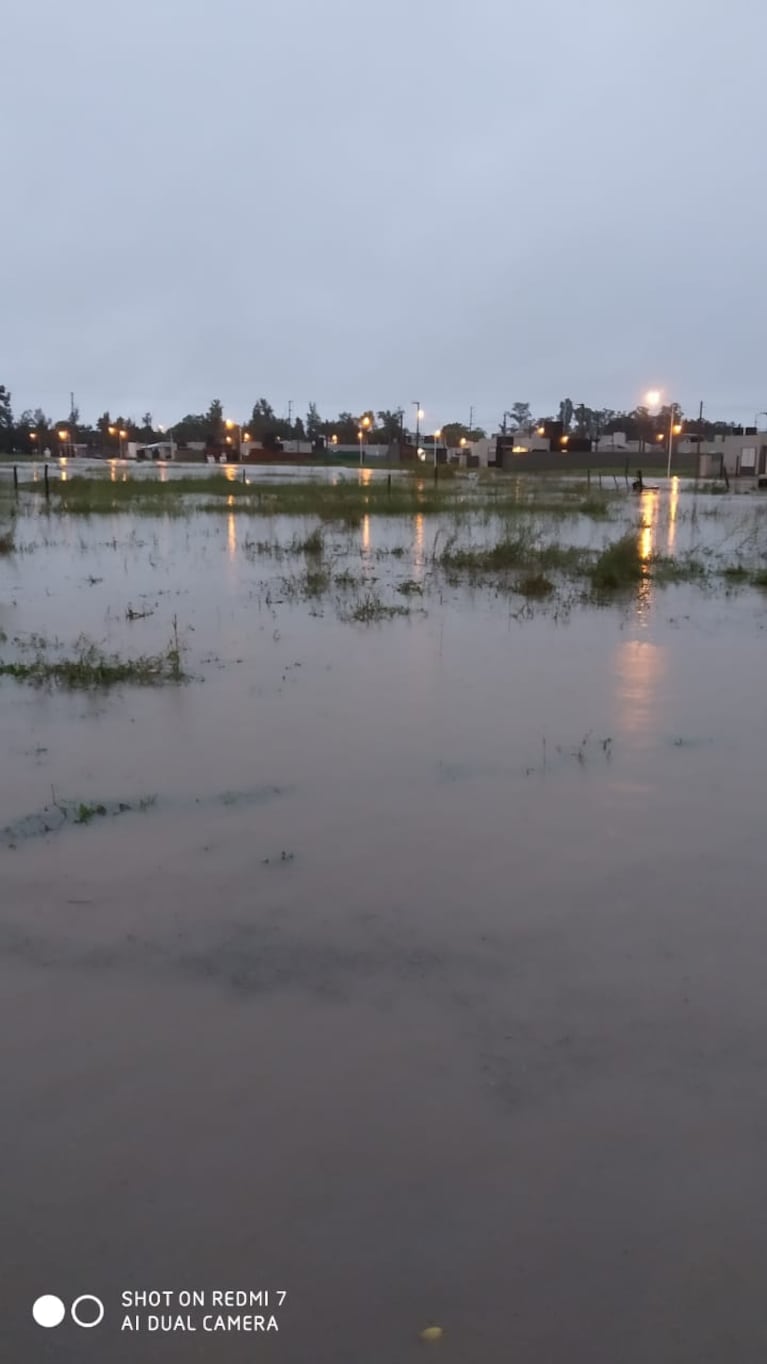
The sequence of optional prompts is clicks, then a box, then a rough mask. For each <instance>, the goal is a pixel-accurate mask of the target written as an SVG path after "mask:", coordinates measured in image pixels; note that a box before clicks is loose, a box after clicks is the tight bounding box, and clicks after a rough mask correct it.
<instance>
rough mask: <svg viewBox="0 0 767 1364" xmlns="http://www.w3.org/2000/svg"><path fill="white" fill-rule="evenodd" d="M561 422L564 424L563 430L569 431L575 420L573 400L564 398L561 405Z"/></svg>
mask: <svg viewBox="0 0 767 1364" xmlns="http://www.w3.org/2000/svg"><path fill="white" fill-rule="evenodd" d="M559 420H560V421H561V423H562V426H563V429H564V430H565V431H569V430H570V424H571V422H572V420H573V404H572V399H571V398H563V399H562V401H561V403H560V404H559Z"/></svg>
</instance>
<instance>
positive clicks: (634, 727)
mask: <svg viewBox="0 0 767 1364" xmlns="http://www.w3.org/2000/svg"><path fill="white" fill-rule="evenodd" d="M666 653H667V650H666V646H665V645H661V644H656V643H654V642H653V641H651V640H649V639H626V640H623V641H622V642H621V643H620V644H619V645H618V648H617V650H616V651H615V655H614V660H613V673H614V677H615V700H616V707H617V715H616V718H617V720H618V723H619V724H620V726H621V728H622V729H623V731H624V732H625V733H626V734H633V735H634V736H637V737H638V736H645V737H647V736H652V735H653V733H654V732H656V731H657V727H658V717H657V703H658V695H659V690H660V686H661V684H662V682H663V679H664V676H665V672H666V667H667V658H666Z"/></svg>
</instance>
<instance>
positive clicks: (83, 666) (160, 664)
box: [0, 625, 184, 691]
mask: <svg viewBox="0 0 767 1364" xmlns="http://www.w3.org/2000/svg"><path fill="white" fill-rule="evenodd" d="M1 677H10V678H13V679H14V680H15V681H16V682H29V683H31V684H32V685H33V686H45V685H46V684H48V685H50V686H58V687H62V688H64V689H65V690H69V691H81V690H90V689H95V688H104V687H114V686H119V685H121V684H124V683H133V684H134V685H139V686H157V685H159V684H161V683H164V682H181V681H182V680H183V678H184V672H183V669H182V666H181V648H180V645H179V641H178V633H177V631H176V628H175V625H174V635H173V638H172V640H171V642H170V644H169V645H168V648H167V649H166V650H165V652H164V653H162V654H143V655H141V656H140V657H139V658H121V657H120V655H119V654H106V653H104V652H103V651H102V650H101V649H99V648H98V646H97V645H96V644H93V643H91V642H90V641H88V640H86V639H81V640H79V641H78V644H77V646H76V652H75V654H74V655H73V656H72V657H71V658H50V657H48V656H47V655H46V654H45V653H44V652H43V650H42V649H40V648H38V651H37V653H36V654H35V656H34V657H33V658H22V659H14V660H12V661H9V662H6V661H4V660H2V659H0V678H1Z"/></svg>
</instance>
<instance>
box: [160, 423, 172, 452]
mask: <svg viewBox="0 0 767 1364" xmlns="http://www.w3.org/2000/svg"><path fill="white" fill-rule="evenodd" d="M157 430H158V431H159V432H160V435H161V436H167V437H168V445H169V447H170V454H169V455H168V459H173V427H172V426H158V428H157Z"/></svg>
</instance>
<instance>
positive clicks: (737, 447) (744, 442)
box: [714, 427, 767, 487]
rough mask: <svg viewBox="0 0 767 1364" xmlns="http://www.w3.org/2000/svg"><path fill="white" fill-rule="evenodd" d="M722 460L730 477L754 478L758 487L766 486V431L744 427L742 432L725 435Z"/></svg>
mask: <svg viewBox="0 0 767 1364" xmlns="http://www.w3.org/2000/svg"><path fill="white" fill-rule="evenodd" d="M722 460H723V463H724V468H725V469H726V470H727V473H728V474H729V475H730V476H731V477H732V478H754V479H757V480H758V483H759V487H767V431H757V429H756V427H746V428H745V430H744V431H743V432H742V433H737V434H735V435H731V436H725V438H724V442H723V447H722ZM714 472H717V471H716V470H715V471H714Z"/></svg>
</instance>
